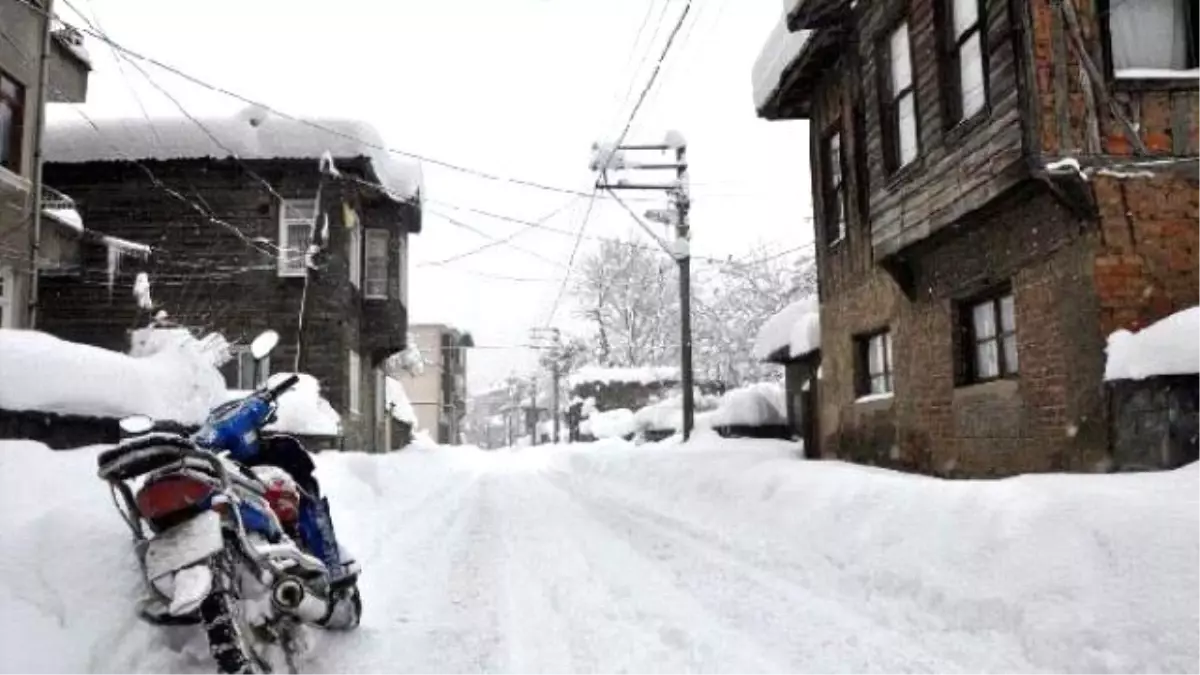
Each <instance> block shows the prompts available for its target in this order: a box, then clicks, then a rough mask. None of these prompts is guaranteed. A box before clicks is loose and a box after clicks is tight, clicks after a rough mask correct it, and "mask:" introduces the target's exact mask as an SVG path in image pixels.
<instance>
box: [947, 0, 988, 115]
mask: <svg viewBox="0 0 1200 675" xmlns="http://www.w3.org/2000/svg"><path fill="white" fill-rule="evenodd" d="M974 1H975V22H974V23H973V24H971V25H970V26H968V27H967V28H966V29H965V30H964V31H963V33H962V35H956V34H955V32H956V30H955V21H956V15H955V9H956V8H955V0H940V1H939V2H938V3H937V4H936V6H935V9H936V12H937V16H936V17H935V19H936V21H937V23H938V26H939V30H938V41H939V46H940V47H941V59H940V62H939V64H938V65H939V67H940V70H941V75H942V77H941V84H942V110H943V112H944V113H945V116H946V119H945V122H946V123H945V126H946V128H948V129H950V128H954V127H956V126H960V125H965V124H968V123H970V122H972V121H973V120H975V119H977V118H980V117H985V116H987V114H988V111H989V110H990V108H991V99H992V91H991V87H992V85H991V77H990V73H989V72H988V30H987V29H988V15H987V10H988V8H987V0H974ZM976 35H978V36H979V67H980V71H981V73H982V81H983V105H982V106H980V108H979V110H977V111H975V112H973V113H971V114H970V115H967V114H966V113H965V110H964V105H963V104H964V100H963V99H964V95H963V94H964V92H963V88H962V64H963V60H962V52H963V46H964V45H966V43H967V42H968V41H969V40H970V39H971V38H972V37H973V36H976Z"/></svg>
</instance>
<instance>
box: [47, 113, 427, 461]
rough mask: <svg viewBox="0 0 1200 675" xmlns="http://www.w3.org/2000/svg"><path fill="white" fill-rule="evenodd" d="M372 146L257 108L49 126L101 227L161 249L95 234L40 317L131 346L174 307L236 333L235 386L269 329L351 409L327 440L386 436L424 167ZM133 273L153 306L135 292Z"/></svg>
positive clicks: (346, 129)
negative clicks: (96, 240)
mask: <svg viewBox="0 0 1200 675" xmlns="http://www.w3.org/2000/svg"><path fill="white" fill-rule="evenodd" d="M322 129H329V130H330V131H328V132H327V131H322ZM213 137H215V138H216V139H217V140H215V141H214V140H213ZM352 139H353V140H352ZM375 145H379V138H378V135H377V134H376V133H375V132H374V130H373V129H371V127H369V126H367V125H365V124H362V123H359V122H356V121H352V120H336V119H315V120H289V119H282V118H277V117H271V116H269V115H266V114H264V113H262V112H261V111H258V110H254V109H249V110H246V111H243V112H242V113H241V114H239V115H236V116H233V117H228V118H214V119H201V120H199V121H198V122H193V121H192V120H188V119H184V118H175V119H170V118H167V119H155V120H148V119H146V118H141V117H137V118H130V119H115V120H97V121H96V125H95V126H93V125H91V124H87V123H84V122H83V121H82V120H80V121H76V120H70V121H67V122H62V123H57V124H52V125H51V126H50V127H48V129H47V145H46V154H47V163H46V165H45V176H46V180H47V182H48V183H50V184H55V185H60V186H61V189H62V190H63V191H65V192H67V193H69V194H71V195H73V197H74V199H75V207H76V209H77V212H78V213H79V214H80V216H81V218H82V220H83V222H84V223H86V225H87V228H88V230H89V231H94V232H97V233H100V234H101V235H102V236H104V237H112V238H119V240H121V241H125V240H128V241H137V242H142V243H144V244H146V245H148V248H147V251H148V252H145V251H139V253H140V255H137V256H132V257H131V256H130V255H129V253H130V251H122V250H120V249H117V250H115V251H114V248H113V247H112V246H111V245H109V246H101V245H90V244H88V243H87V242H85V243H84V245H82V247H81V252H80V263H79V265H78V266H77V267H75V268H74V269H72V270H68V271H67V272H66V273H63V274H59V275H57V276H54V277H47V278H45V279H43V282H42V292H41V294H40V295H41V299H42V308H41V317H40V319H39V324H38V328H39V329H42V330H46V331H48V332H50V333H53V334H55V335H57V336H59V337H62V338H65V339H68V340H73V341H76V342H84V343H88V344H94V345H98V346H102V347H107V348H110V349H117V350H125V349H126V348H127V345H128V331H129V329H131V328H134V327H138V326H142V325H145V324H147V323H148V322H149V320H150V317H151V316H152V315H154V314H155V313H156V312H158V311H160V310H163V311H165V312H166V313H167V314H168V315H169V317H170V318H171V319H172V320H173V321H175V322H177V323H179V324H181V325H183V326H186V327H190V328H198V329H199V328H203V329H204V330H205V331H206V332H207V331H217V332H219V333H221V334H223V335H224V336H225V337H226V338H227V339H228V341H229V342H230V343H231V344H233V345H234V348H235V351H236V350H238V348H239V346H240V347H241V350H240V352H238V353H235V358H234V359H233V360H232V361H231V362H230V363H229V364H228V365H227V366H226V377H227V379H228V385H229V386H230V387H231V388H237V389H246V388H251V387H253V386H254V385H255V380H254V372H253V361H252V359H250V358H249V355H248V353H246V352H245V345H247V344H248V342H249V340H251V339H252V338H253V337H254V335H256V334H257V333H258V332H260V331H262V330H264V329H267V328H271V329H274V330H276V331H278V332H279V333H280V335H281V337H282V340H281V342H280V345H279V347H278V349H277V350H276V351H275V353H273V354H272V355H271V360H270V364H269V369H270V371H272V372H279V371H292V370H299V371H301V372H306V373H309V374H311V375H313V376H314V377H316V378H317V380H318V381H319V382H320V385H321V388H322V393H323V395H324V396H325V397H326V398H327V399H328V400H329V401H330V403H331V404H332V405H333V407H334V408H335V409H336V410H337V412H338V413H339V414H340V416H341V419H342V438H341V439H335V440H331V445H335V444H340V445H341V446H342V447H345V448H353V449H364V450H374V449H382V448H385V447H386V446H387V445H388V443H387V437H386V435H387V427H386V421H387V417H386V415H387V412H386V399H387V396H386V394H385V391H386V387H385V371H384V362H385V360H386V359H387V358H388V357H389V356H391V355H393V354H396V353H397V352H400V351H401V350H403V349H404V348H405V346H406V335H407V324H408V246H409V243H408V241H409V235H410V234H412V233H416V232H419V231H420V229H421V197H420V187H421V174H420V168H419V167H418V166H416V165H414V164H410V163H408V162H406V161H402V160H399V159H398V158H395V157H393V156H390V155H388V154H387V153H377V152H376V151H374V150H373V149H372V146H375ZM331 162H332V165H331ZM138 272H145V273H146V274H147V275H148V278H149V282H150V297H151V298H152V301H153V303H152V306H151V307H141V306H139V304H138V303H136V302H134V299H133V297H132V293H131V289H132V287H133V282H134V279H135V275H136V274H137V273H138Z"/></svg>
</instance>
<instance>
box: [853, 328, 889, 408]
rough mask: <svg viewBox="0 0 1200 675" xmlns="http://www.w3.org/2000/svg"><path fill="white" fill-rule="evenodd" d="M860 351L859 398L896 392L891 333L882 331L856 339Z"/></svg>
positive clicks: (887, 330)
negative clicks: (861, 370) (861, 369)
mask: <svg viewBox="0 0 1200 675" xmlns="http://www.w3.org/2000/svg"><path fill="white" fill-rule="evenodd" d="M858 341H859V346H858V349H860V350H862V352H861V353H862V356H861V357H860V359H861V367H862V368H863V372H862V375H861V376H860V380H859V392H858V393H859V395H860V396H878V395H881V394H891V393H893V392H894V391H895V390H896V379H895V378H896V370H895V361H894V360H893V358H892V331H891V330H890V329H886V330H882V331H879V332H877V333H873V334H871V335H866V336H863V337H861V338H859V339H858Z"/></svg>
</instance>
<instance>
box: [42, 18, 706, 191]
mask: <svg viewBox="0 0 1200 675" xmlns="http://www.w3.org/2000/svg"><path fill="white" fill-rule="evenodd" d="M18 2H21V3H22V4H24V5H26V6H28V7H30V8H31V9H33V10H34V11H36V12H38V13H39V14H41V15H42V16H47V17H49V16H50V14H49V13H48V12H47V11H46V10H45V9H43V8H41V7H39V6H37V5H36V4H34V3H33V2H32V0H18ZM689 2H690V0H689ZM76 29H77V30H79V31H80V32H82V33H86V34H87V35H89V36H91V37H94V38H96V39H97V40H99V41H101V42H103V43H104V44H107V45H109V46H110V47H112V48H114V49H116V50H118V51H120V52H122V53H123V54H126V55H127V56H131V57H133V58H135V59H138V60H140V61H145V62H146V63H149V64H150V65H153V66H155V67H157V68H161V69H162V70H165V71H167V72H169V73H171V74H173V75H175V76H177V77H181V78H183V79H184V80H187V81H188V82H191V83H192V84H195V85H198V86H200V87H204V88H205V89H208V90H210V91H214V92H216V93H218V94H223V95H225V96H228V97H230V98H233V99H236V100H238V101H241V102H242V103H245V104H247V105H251V106H255V107H257V108H260V109H262V110H264V111H266V112H268V113H271V114H272V115H277V116H279V117H282V118H284V119H286V120H290V121H292V122H296V123H297V124H301V125H304V126H307V127H309V128H312V129H316V130H318V131H321V132H324V133H327V134H330V135H333V136H337V137H340V138H344V139H346V140H350V141H353V142H355V143H357V144H359V145H362V146H363V147H367V148H371V149H373V150H379V151H382V152H388V153H391V154H395V155H400V156H403V157H408V158H410V159H415V160H418V161H420V162H423V163H426V164H430V165H433V166H440V167H442V168H445V169H450V170H453V171H458V172H460V173H464V174H468V175H472V176H476V177H478V178H483V179H487V180H493V181H497V182H504V183H512V184H514V185H522V186H525V187H529V188H535V189H539V190H545V191H548V192H559V193H562V194H570V195H576V196H582V197H587V196H589V194H588V193H587V192H584V191H582V190H575V189H571V188H564V187H559V186H555V185H547V184H545V183H539V182H537V181H532V180H526V179H523V178H515V177H511V176H503V175H500V174H496V173H491V172H488V171H484V170H482V169H475V168H473V167H468V166H464V165H462V164H455V163H453V162H449V161H446V160H442V159H437V158H435V157H430V156H427V155H422V154H420V153H416V152H412V151H409V150H403V149H400V148H394V147H389V146H386V145H383V144H379V143H373V142H369V141H366V140H364V139H361V138H358V137H357V136H354V135H353V134H349V133H346V132H344V131H340V130H338V129H333V128H330V127H327V126H325V125H323V124H320V123H319V122H316V121H313V120H310V119H305V118H302V117H298V116H296V115H292V114H290V113H286V112H284V111H282V110H279V109H278V108H275V107H273V106H269V105H267V104H265V103H262V102H261V101H256V100H254V99H252V98H250V97H248V96H244V95H242V94H239V93H237V92H235V91H232V90H229V89H226V88H224V87H221V86H218V85H215V84H212V83H210V82H207V81H205V80H202V79H200V78H198V77H196V76H195V75H190V74H188V73H186V72H184V71H182V70H180V69H179V68H176V67H175V66H172V65H169V64H166V63H163V62H162V61H159V60H158V59H155V58H153V57H150V56H146V55H145V54H142V53H139V52H136V51H134V50H132V49H129V48H128V47H125V46H124V45H122V44H120V43H119V42H117V41H115V40H113V39H112V38H109V37H108V36H107V35H105V34H103V33H101V32H98V31H96V30H93V29H90V28H82V27H76Z"/></svg>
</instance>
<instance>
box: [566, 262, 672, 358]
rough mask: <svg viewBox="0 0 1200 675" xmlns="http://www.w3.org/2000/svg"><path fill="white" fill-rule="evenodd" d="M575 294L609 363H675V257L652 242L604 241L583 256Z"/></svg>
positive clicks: (598, 350) (600, 354) (599, 351)
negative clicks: (673, 258) (654, 246)
mask: <svg viewBox="0 0 1200 675" xmlns="http://www.w3.org/2000/svg"><path fill="white" fill-rule="evenodd" d="M571 290H572V293H573V295H574V297H575V300H576V302H577V304H578V306H579V308H580V310H579V312H580V315H581V316H582V317H583V318H584V319H585V320H586V321H587V322H588V323H589V324H590V325H591V328H592V335H591V342H592V345H593V348H594V356H595V359H596V360H597V361H598V362H599V363H600V364H602V365H605V366H641V365H652V364H663V363H671V362H674V361H675V360H676V359H677V354H678V353H679V282H678V276H677V270H676V266H675V262H674V261H673V260H671V259H670V258H668V257H667V256H666V255H664V254H662V253H661V252H659V251H656V250H654V249H651V248H649V247H644V248H643V247H636V246H630V245H629V244H628V242H624V241H619V240H605V241H603V242H601V244H600V247H599V248H598V249H596V250H594V251H592V252H591V253H589V254H587V255H584V256H583V258H582V259H581V261H580V264H579V270H578V275H577V276H576V277H575V280H574V284H573V286H572V289H571Z"/></svg>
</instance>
